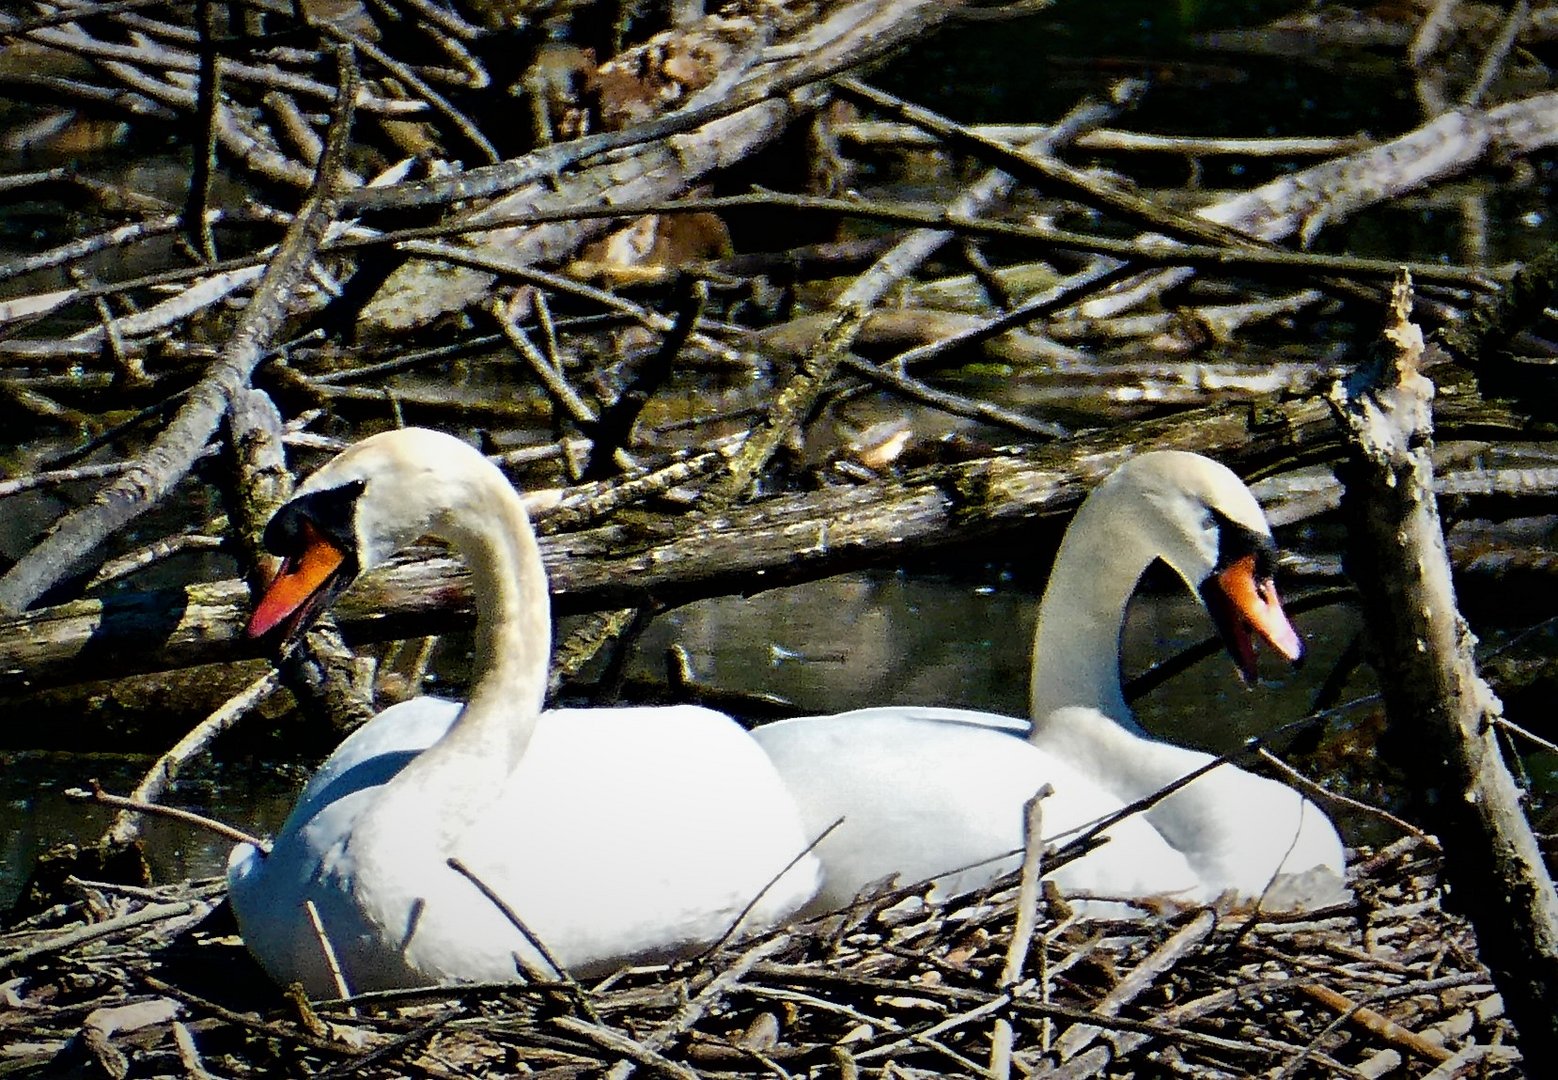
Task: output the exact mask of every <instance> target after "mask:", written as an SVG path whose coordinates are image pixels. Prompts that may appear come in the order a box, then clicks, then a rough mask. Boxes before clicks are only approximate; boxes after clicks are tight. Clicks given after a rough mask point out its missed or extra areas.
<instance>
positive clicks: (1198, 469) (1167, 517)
mask: <svg viewBox="0 0 1558 1080" xmlns="http://www.w3.org/2000/svg"><path fill="white" fill-rule="evenodd" d="M1106 489H1107V490H1108V495H1107V496H1106V497H1107V498H1110V499H1111V501H1112V499H1113V497H1116V496H1117V497H1119V498H1120V500H1121V502H1122V503H1123V504H1124V505H1128V506H1135V507H1137V508H1139V509H1138V511H1137V518H1138V520H1137V523H1136V527H1137V528H1138V529H1139V530H1140V536H1141V540H1142V541H1143V542H1144V543H1146V544H1148V545H1150V546H1151V548H1152V549H1153V550H1155V551H1156V553H1157V557H1158V558H1160V559H1162V560H1163V561H1164V562H1165V563H1167V564H1168V565H1169V566H1170V567H1171V568H1172V569H1173V570H1174V572H1175V573H1176V574H1178V575H1179V576H1180V578H1181V579H1183V580H1184V582H1185V584H1186V585H1187V586H1189V587H1190V590H1191V591H1192V592H1194V593H1196V594H1197V595H1198V596H1199V597H1200V598H1201V601H1202V603H1203V604H1205V605H1206V609H1207V611H1208V613H1210V615H1211V617H1212V621H1213V622H1214V623H1215V624H1216V626H1217V629H1218V632H1219V634H1221V636H1222V639H1223V644H1224V645H1225V646H1226V647H1227V649H1228V653H1229V655H1230V656H1231V657H1232V658H1233V661H1234V663H1235V665H1236V666H1237V667H1238V669H1239V674H1240V675H1241V676H1243V678H1244V679H1245V680H1246V681H1247V682H1253V681H1254V680H1255V678H1256V664H1255V651H1256V642H1257V641H1264V642H1265V643H1266V644H1267V645H1268V646H1269V647H1270V648H1271V649H1273V650H1274V651H1275V652H1277V653H1278V654H1280V655H1281V656H1282V657H1283V658H1284V659H1286V660H1288V661H1290V662H1294V663H1296V662H1297V661H1298V660H1300V659H1301V658H1302V656H1303V652H1304V646H1303V641H1302V640H1301V639H1300V638H1299V636H1298V633H1297V631H1295V630H1294V629H1293V624H1292V623H1291V622H1289V621H1288V617H1287V613H1286V612H1284V611H1283V610H1282V602H1281V600H1280V599H1279V598H1278V596H1277V587H1276V583H1275V574H1276V557H1277V549H1276V543H1275V541H1274V540H1273V539H1272V536H1271V525H1270V524H1269V523H1268V522H1267V521H1266V515H1265V513H1264V512H1263V511H1262V510H1261V508H1260V503H1258V502H1256V501H1255V496H1254V495H1253V494H1251V493H1250V489H1249V488H1248V487H1246V486H1245V484H1244V481H1243V480H1240V479H1239V477H1238V476H1237V475H1236V474H1235V473H1234V472H1233V471H1232V470H1231V469H1229V468H1227V467H1226V466H1224V465H1221V464H1219V463H1218V462H1215V461H1213V460H1211V459H1210V458H1206V457H1202V456H1201V455H1200V454H1192V453H1188V452H1185V451H1179V450H1158V451H1153V452H1151V453H1146V454H1140V455H1138V456H1136V457H1134V458H1132V459H1130V460H1129V461H1128V462H1126V463H1125V464H1124V465H1122V466H1120V467H1119V468H1118V469H1116V470H1115V471H1114V473H1112V474H1111V475H1110V476H1109V477H1108V479H1106V480H1105V481H1104V482H1103V484H1101V485H1099V489H1098V490H1099V492H1100V493H1102V492H1104V491H1105V490H1106Z"/></svg>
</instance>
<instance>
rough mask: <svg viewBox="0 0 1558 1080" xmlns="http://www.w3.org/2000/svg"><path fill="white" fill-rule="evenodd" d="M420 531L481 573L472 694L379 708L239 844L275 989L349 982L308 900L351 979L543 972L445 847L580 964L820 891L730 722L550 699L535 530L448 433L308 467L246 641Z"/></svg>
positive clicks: (717, 931)
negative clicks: (546, 705) (265, 847)
mask: <svg viewBox="0 0 1558 1080" xmlns="http://www.w3.org/2000/svg"><path fill="white" fill-rule="evenodd" d="M422 535H434V536H439V537H442V538H444V539H446V540H448V541H449V542H450V543H451V544H452V545H453V546H454V548H455V549H456V551H457V552H458V553H459V554H460V555H461V556H462V557H463V558H464V559H465V561H466V563H467V564H468V565H469V567H470V571H471V584H472V589H473V592H474V596H475V603H476V631H475V639H476V660H475V667H474V670H473V679H472V684H471V691H470V700H469V701H468V702H467V703H466V704H465V705H464V706H463V708H462V707H460V706H458V705H456V704H455V703H452V702H448V701H444V700H442V699H438V698H427V697H423V698H417V699H414V700H412V701H408V702H405V703H403V704H400V705H396V706H394V707H392V708H390V709H386V710H385V711H384V712H382V713H380V714H379V715H377V716H376V717H374V718H373V719H372V720H371V721H369V722H368V723H367V724H365V725H364V726H363V727H362V728H360V729H359V730H358V731H356V732H355V733H353V734H352V735H351V736H350V737H348V738H347V739H346V740H345V741H344V742H343V743H342V744H341V746H340V747H339V748H338V749H337V750H336V752H335V753H334V754H333V755H332V756H331V757H330V758H329V760H327V761H326V762H325V763H324V765H323V766H322V767H321V768H320V769H319V771H318V773H317V774H316V775H315V776H314V777H313V778H312V780H310V782H309V783H308V785H307V786H306V787H305V788H304V790H303V793H302V795H301V796H300V797H299V799H298V802H297V805H296V807H295V808H294V809H293V811H292V814H291V816H290V817H289V818H288V819H287V821H286V823H285V824H284V825H283V826H282V829H281V832H280V834H279V835H278V836H277V837H276V840H275V843H274V845H273V847H272V848H271V851H270V853H269V854H268V855H267V854H263V853H261V852H260V851H259V850H257V849H256V848H255V847H253V846H251V845H248V844H241V845H239V846H238V847H236V848H234V850H233V852H232V855H231V856H230V858H229V860H228V886H229V895H230V896H231V898H232V903H233V910H234V912H235V913H236V915H237V918H238V925H239V928H240V930H241V931H242V933H243V938H244V941H245V943H246V944H247V945H248V947H249V949H250V951H251V952H252V953H253V954H254V956H255V957H256V958H257V959H258V960H259V962H260V964H261V965H262V966H263V967H264V968H265V969H266V970H267V971H268V972H269V973H270V974H271V975H272V976H273V977H274V978H275V979H276V980H277V981H278V982H280V983H282V984H284V985H285V984H289V983H291V982H293V981H300V982H301V983H302V984H303V986H304V987H305V989H306V990H307V991H308V992H309V993H310V994H313V995H316V996H335V994H336V993H337V991H338V984H337V981H336V978H335V976H334V974H333V973H332V971H331V968H330V965H329V962H328V961H327V958H326V952H325V947H324V944H323V943H322V942H321V934H320V933H319V932H317V931H316V930H315V928H314V926H313V925H312V917H311V915H310V913H309V912H308V911H307V910H306V902H312V906H313V908H314V910H315V911H316V912H317V915H318V919H319V922H320V924H321V927H322V931H323V934H322V936H323V938H324V939H326V940H327V941H328V943H329V947H330V949H331V950H332V951H333V953H334V956H335V958H336V960H337V961H338V965H339V968H340V971H341V974H342V976H343V978H344V982H345V987H346V989H348V990H349V991H350V992H353V993H358V992H364V991H369V990H377V989H385V988H393V987H403V986H417V985H426V984H429V983H436V982H456V981H489V980H514V979H517V978H520V977H522V974H524V972H525V971H529V972H540V973H544V974H551V968H550V966H549V963H548V961H547V959H546V958H544V956H543V955H542V954H541V953H539V952H538V950H537V949H536V948H535V947H534V946H533V945H532V944H531V942H530V940H529V939H527V938H526V937H525V936H524V935H523V934H521V932H520V931H519V930H517V929H516V928H515V926H514V925H513V923H512V921H511V920H510V919H509V918H508V917H507V916H506V915H505V914H503V913H502V912H501V911H500V910H499V908H498V907H497V906H496V905H495V904H494V903H493V902H491V901H490V900H489V899H487V898H486V897H485V896H483V895H482V893H481V892H480V891H479V890H478V888H477V887H476V885H475V884H473V883H472V881H471V880H470V879H469V878H467V877H466V876H464V875H463V874H461V873H458V872H456V870H454V869H452V868H451V867H450V866H449V865H448V860H449V859H450V858H451V857H455V858H458V859H459V860H460V861H461V862H462V863H463V864H464V865H465V866H467V867H468V868H469V869H470V870H471V871H472V872H473V874H474V875H475V876H476V878H478V879H479V880H480V881H481V882H482V883H483V884H485V885H486V886H487V887H489V888H490V889H491V890H492V891H493V892H495V893H496V894H497V895H498V896H499V897H501V898H502V900H503V901H504V902H505V903H506V904H507V905H508V906H509V908H510V909H511V910H512V911H513V912H514V913H515V914H517V915H518V917H519V918H520V919H521V920H522V921H523V922H524V924H525V925H526V927H527V928H528V930H529V931H530V932H531V933H532V934H533V935H534V936H535V937H536V938H538V939H539V941H540V942H541V943H542V945H543V946H544V947H545V948H546V950H547V952H549V953H550V955H551V957H552V958H553V959H555V960H556V961H557V963H558V964H559V965H560V966H561V967H563V968H565V969H566V970H567V971H568V973H570V974H571V975H574V976H581V977H582V976H589V975H594V974H598V973H601V972H604V971H607V970H610V969H614V968H616V967H618V966H619V965H622V964H625V963H629V962H634V961H641V960H654V959H670V958H675V957H682V956H687V955H690V954H693V953H695V952H697V951H699V950H701V949H702V948H704V947H706V946H707V945H709V944H711V943H713V942H715V941H717V940H718V939H720V938H721V937H722V936H723V935H724V934H725V933H726V932H727V931H729V930H730V929H731V928H732V926H733V925H734V924H735V923H736V921H737V919H738V918H741V917H742V912H743V909H744V908H746V906H747V905H748V904H749V903H753V902H754V901H755V903H753V906H752V909H751V911H750V912H748V913H747V914H746V916H745V920H744V922H743V924H742V926H743V928H744V929H749V930H750V929H757V928H761V927H764V926H767V925H771V924H773V923H775V922H777V921H779V920H780V919H782V918H784V917H785V916H786V915H788V914H790V913H791V912H792V911H794V910H795V909H796V908H797V907H798V906H800V905H801V904H802V903H804V902H805V901H806V900H807V899H808V898H809V897H810V896H811V895H812V893H813V892H814V891H815V889H816V887H817V883H818V875H819V870H818V867H817V864H816V862H815V860H814V859H813V858H812V857H811V856H809V855H808V856H805V857H802V858H800V860H799V861H798V862H797V863H796V864H795V865H794V866H793V867H792V868H791V869H790V870H789V871H787V872H784V873H783V876H782V877H781V876H780V875H781V872H782V871H785V867H786V865H787V864H789V863H790V862H791V860H793V859H796V858H797V857H798V856H801V854H802V853H803V852H804V851H805V849H806V846H807V844H808V842H809V840H810V838H809V837H807V836H806V835H805V834H804V833H803V831H802V828H801V825H800V822H799V820H798V816H797V813H796V809H795V806H794V803H793V802H792V801H791V799H790V797H789V796H788V794H787V793H786V792H785V791H784V789H783V787H782V785H781V784H780V782H779V780H778V777H777V776H776V775H775V772H774V770H773V768H772V766H771V765H770V764H769V763H768V761H767V759H766V758H765V757H764V756H763V754H762V753H761V751H759V750H758V749H757V747H756V746H755V745H754V744H753V743H752V741H751V739H750V738H749V737H748V736H747V735H746V733H745V732H744V731H742V730H741V729H740V728H739V727H737V726H736V725H735V724H734V723H733V722H732V721H731V720H730V719H729V718H728V717H725V716H722V715H720V714H719V713H714V712H711V711H709V710H706V709H699V708H695V707H691V706H688V707H675V708H663V709H578V710H567V711H561V712H551V713H545V714H543V713H542V712H541V705H542V698H543V695H544V691H545V687H546V674H547V664H548V659H549V654H550V642H551V620H550V614H549V604H548V597H547V586H546V573H545V568H544V567H543V565H542V562H541V556H540V551H539V548H538V546H537V544H536V540H535V534H534V533H533V531H532V530H531V527H530V522H529V520H528V518H527V516H526V514H525V512H524V507H523V504H522V503H521V501H520V499H519V497H518V495H517V494H516V493H515V492H514V490H513V488H512V487H510V485H509V484H508V482H507V481H506V480H505V479H504V477H503V475H502V474H501V473H500V472H499V471H498V470H497V469H496V468H495V467H493V466H492V465H491V464H490V463H488V462H487V461H486V460H485V459H484V458H483V457H482V456H481V455H480V454H479V453H477V452H476V451H475V450H473V449H471V448H469V447H467V446H466V445H465V444H464V443H461V442H460V441H459V440H457V439H455V438H452V437H450V436H447V435H442V434H439V433H437V432H431V431H425V430H417V429H406V430H401V431H394V432H389V433H386V434H382V435H377V436H374V437H372V438H369V439H366V440H364V441H363V442H360V443H358V444H356V445H354V446H353V447H351V448H349V449H348V450H346V451H345V452H344V453H342V454H341V455H340V456H338V457H337V458H335V459H334V460H333V461H331V462H330V463H329V464H327V465H326V466H324V468H322V469H320V470H319V471H318V472H316V473H315V474H314V475H313V476H312V477H310V478H309V479H308V481H307V482H305V483H304V484H303V485H302V486H301V487H300V488H299V491H298V494H297V496H296V497H295V498H294V499H293V500H292V501H291V502H289V503H288V504H287V505H286V506H284V507H283V508H282V509H281V510H280V511H279V512H278V513H277V514H276V516H275V517H274V518H273V519H272V521H271V523H270V525H269V527H268V528H267V531H266V542H267V546H269V547H270V548H271V549H272V550H274V551H276V552H277V553H278V554H284V555H286V556H287V561H286V564H285V565H284V567H283V568H282V571H281V573H280V574H279V575H278V577H277V579H276V581H275V583H274V584H273V585H272V586H271V588H270V589H269V590H268V592H267V593H266V595H265V597H264V598H263V599H262V601H261V602H260V604H259V605H258V607H257V608H256V610H255V613H254V616H253V619H252V621H251V623H250V632H251V633H252V634H260V633H264V632H266V631H268V630H270V629H271V628H272V627H275V626H278V625H280V626H284V627H285V628H286V630H287V631H288V632H292V631H295V630H296V628H297V627H298V626H299V625H300V624H301V623H303V622H304V621H306V620H307V619H308V618H309V617H311V616H312V615H313V614H314V613H315V612H317V611H318V610H319V609H320V608H321V607H323V606H324V605H325V604H327V603H328V602H329V601H330V599H332V598H333V597H334V596H335V595H336V594H337V593H338V592H339V591H340V590H341V589H342V588H344V587H345V585H346V584H347V583H349V581H350V580H351V579H352V578H353V577H354V576H355V575H356V574H357V573H358V572H359V571H362V570H366V569H369V568H371V567H373V566H375V565H377V564H379V563H381V562H383V561H384V560H385V559H386V558H387V557H388V556H389V555H390V554H392V553H393V552H394V551H395V550H396V549H397V548H399V547H401V546H403V545H404V544H406V543H409V542H410V541H412V540H414V539H416V538H417V537H419V536H422ZM776 877H778V881H777V882H776V881H775V880H774V879H775V878H776ZM522 966H523V970H522Z"/></svg>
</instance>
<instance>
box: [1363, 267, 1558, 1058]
mask: <svg viewBox="0 0 1558 1080" xmlns="http://www.w3.org/2000/svg"><path fill="white" fill-rule="evenodd" d="M1410 303H1411V293H1410V287H1409V286H1407V285H1405V284H1403V285H1401V286H1398V289H1397V293H1396V297H1395V302H1394V305H1393V307H1394V310H1393V313H1392V321H1391V325H1390V327H1388V328H1387V337H1389V338H1390V339H1391V341H1392V345H1393V346H1394V348H1395V353H1394V355H1392V356H1389V357H1387V358H1386V359H1385V361H1384V362H1383V363H1382V364H1381V365H1380V366H1379V368H1378V369H1377V370H1365V371H1361V372H1359V373H1358V374H1357V375H1355V376H1354V377H1352V378H1351V379H1349V380H1348V381H1347V382H1345V383H1343V384H1338V385H1337V387H1336V388H1335V389H1334V390H1333V392H1332V404H1333V406H1334V408H1335V409H1336V412H1337V415H1338V416H1339V418H1340V419H1341V421H1342V423H1343V425H1344V426H1345V428H1346V432H1347V436H1348V443H1349V455H1348V459H1347V461H1346V464H1345V466H1344V467H1343V468H1342V469H1341V470H1340V472H1341V475H1342V479H1343V482H1344V483H1345V485H1346V492H1345V495H1344V497H1343V500H1342V510H1343V513H1344V515H1345V516H1346V518H1347V521H1348V525H1349V531H1350V535H1351V541H1352V550H1351V554H1350V558H1351V570H1352V575H1353V577H1354V579H1355V580H1356V582H1357V585H1358V591H1359V593H1360V595H1361V596H1362V598H1363V603H1364V612H1365V616H1366V617H1367V619H1368V623H1369V628H1370V631H1371V634H1372V636H1373V639H1374V640H1373V646H1374V650H1375V654H1376V665H1375V666H1376V668H1377V670H1378V673H1379V677H1380V683H1381V687H1382V690H1383V693H1384V697H1385V706H1386V713H1387V716H1388V717H1389V723H1390V726H1391V728H1392V729H1393V730H1394V731H1395V732H1396V733H1398V735H1399V739H1398V740H1397V741H1398V742H1399V744H1400V746H1401V747H1402V749H1403V752H1405V753H1409V754H1411V760H1410V762H1409V763H1408V765H1409V768H1410V769H1411V770H1412V781H1413V783H1412V785H1411V786H1412V787H1413V788H1414V789H1415V790H1417V791H1418V792H1420V793H1421V794H1422V795H1423V798H1422V812H1423V814H1424V815H1425V816H1426V817H1427V818H1428V819H1429V824H1430V827H1431V828H1432V829H1433V831H1435V832H1437V833H1438V834H1439V836H1440V839H1441V840H1442V841H1443V844H1444V850H1445V862H1446V869H1447V871H1448V874H1449V879H1450V882H1451V885H1452V886H1453V887H1454V889H1455V894H1456V897H1457V900H1458V902H1459V903H1460V904H1462V905H1464V906H1465V908H1466V910H1467V912H1468V914H1469V915H1470V917H1471V920H1472V923H1473V925H1474V926H1475V928H1476V931H1477V939H1478V943H1479V946H1480V953H1481V956H1482V959H1483V960H1484V961H1485V962H1486V963H1487V965H1488V967H1489V968H1490V969H1491V970H1492V971H1493V973H1494V978H1495V980H1496V981H1497V982H1498V984H1499V988H1500V990H1501V991H1502V992H1503V996H1504V1002H1505V1006H1506V1008H1508V1010H1509V1013H1510V1016H1511V1018H1512V1019H1514V1020H1515V1023H1516V1026H1517V1027H1518V1028H1519V1030H1520V1037H1521V1049H1522V1051H1523V1053H1524V1054H1525V1056H1526V1059H1527V1060H1528V1061H1542V1060H1547V1059H1548V1058H1549V1057H1550V1055H1551V1054H1553V1053H1554V1052H1555V1051H1558V892H1555V891H1554V888H1553V882H1552V879H1551V878H1550V877H1549V876H1548V874H1547V870H1546V868H1545V867H1544V866H1543V864H1542V857H1541V852H1540V850H1539V849H1538V847H1537V843H1536V838H1535V836H1534V835H1533V834H1532V832H1531V828H1530V824H1529V823H1528V822H1527V821H1526V818H1525V814H1524V812H1523V811H1522V809H1521V805H1520V793H1519V791H1518V790H1517V789H1516V787H1515V783H1514V780H1513V779H1512V778H1511V777H1510V775H1509V772H1508V770H1506V769H1505V767H1504V762H1503V759H1502V757H1501V756H1500V753H1499V748H1498V743H1497V741H1496V739H1495V735H1494V727H1493V721H1494V720H1496V719H1497V718H1498V715H1499V712H1500V708H1501V706H1500V704H1499V701H1498V699H1497V697H1495V696H1494V694H1493V692H1492V690H1491V689H1489V687H1488V686H1487V684H1486V683H1485V682H1483V680H1482V679H1481V678H1480V677H1479V675H1478V674H1477V668H1476V662H1475V659H1474V657H1473V654H1472V646H1473V644H1474V641H1475V639H1474V638H1473V637H1472V635H1471V632H1470V631H1469V630H1468V629H1467V627H1466V624H1465V622H1464V621H1463V620H1462V618H1461V616H1460V614H1459V612H1458V610H1457V608H1456V600H1455V591H1454V587H1453V585H1452V583H1451V579H1450V564H1449V559H1448V556H1447V554H1446V551H1445V542H1444V533H1443V530H1442V528H1441V525H1440V520H1439V512H1438V507H1437V504H1436V502H1435V499H1434V494H1433V487H1432V480H1433V466H1432V462H1431V459H1430V457H1429V448H1430V440H1431V438H1432V433H1433V422H1432V417H1431V413H1430V403H1431V401H1432V398H1433V384H1432V383H1430V382H1429V381H1428V380H1427V379H1426V378H1424V377H1423V376H1422V375H1421V374H1419V373H1418V366H1419V364H1420V362H1421V356H1422V347H1423V343H1422V334H1421V332H1420V331H1419V330H1418V329H1417V327H1416V326H1414V325H1413V324H1412V323H1410V322H1408V321H1407V317H1408V314H1409V310H1410Z"/></svg>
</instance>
